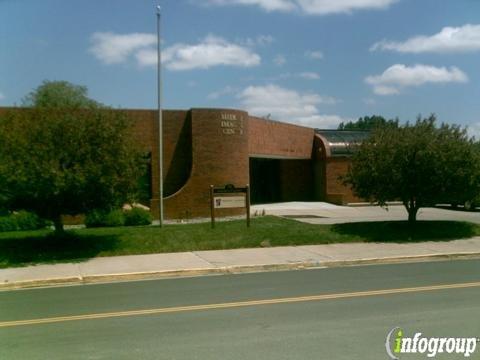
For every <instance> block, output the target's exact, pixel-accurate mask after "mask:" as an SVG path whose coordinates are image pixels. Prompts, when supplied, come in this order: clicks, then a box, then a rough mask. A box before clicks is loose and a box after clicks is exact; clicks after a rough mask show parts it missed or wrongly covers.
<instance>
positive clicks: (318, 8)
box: [196, 0, 399, 15]
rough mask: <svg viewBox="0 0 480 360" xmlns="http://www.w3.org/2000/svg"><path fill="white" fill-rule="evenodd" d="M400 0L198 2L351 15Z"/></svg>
mask: <svg viewBox="0 0 480 360" xmlns="http://www.w3.org/2000/svg"><path fill="white" fill-rule="evenodd" d="M397 1H399V0H196V3H199V4H203V5H224V6H225V5H250V6H252V5H253V6H258V7H260V8H262V9H263V10H266V11H269V12H270V11H282V12H299V13H303V14H307V15H328V14H339V13H351V12H353V11H355V10H363V9H386V8H388V7H389V6H390V5H392V4H393V3H395V2H397Z"/></svg>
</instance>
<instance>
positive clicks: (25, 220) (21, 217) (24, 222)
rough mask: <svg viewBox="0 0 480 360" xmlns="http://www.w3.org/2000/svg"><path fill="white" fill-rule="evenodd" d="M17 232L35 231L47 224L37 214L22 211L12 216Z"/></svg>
mask: <svg viewBox="0 0 480 360" xmlns="http://www.w3.org/2000/svg"><path fill="white" fill-rule="evenodd" d="M13 217H14V218H15V221H16V222H17V227H18V230H37V229H42V228H44V227H46V226H47V222H46V221H45V220H43V219H42V218H40V217H39V216H38V215H37V214H34V213H31V212H28V211H25V210H22V211H19V212H18V213H16V214H14V215H13Z"/></svg>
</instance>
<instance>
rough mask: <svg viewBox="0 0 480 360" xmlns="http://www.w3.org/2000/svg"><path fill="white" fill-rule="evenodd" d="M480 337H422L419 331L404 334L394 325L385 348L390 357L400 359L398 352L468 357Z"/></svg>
mask: <svg viewBox="0 0 480 360" xmlns="http://www.w3.org/2000/svg"><path fill="white" fill-rule="evenodd" d="M478 342H480V339H478V338H476V337H471V338H454V337H450V338H446V337H445V338H439V337H430V338H429V337H422V333H421V332H417V333H415V334H414V335H413V337H407V336H405V333H404V331H403V330H402V329H401V328H399V327H398V326H397V327H394V328H393V329H392V330H390V332H389V333H388V334H387V339H386V341H385V348H386V350H387V354H388V356H390V358H391V359H394V360H398V359H400V358H399V356H400V354H426V356H427V357H429V358H434V357H436V356H437V355H438V354H445V353H446V354H456V355H463V356H464V357H466V358H468V357H470V356H471V355H472V354H473V353H474V352H475V350H476V348H477V343H478Z"/></svg>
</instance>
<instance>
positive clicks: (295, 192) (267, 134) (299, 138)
mask: <svg viewBox="0 0 480 360" xmlns="http://www.w3.org/2000/svg"><path fill="white" fill-rule="evenodd" d="M125 111H126V112H127V113H128V115H129V116H130V117H131V118H133V119H134V120H135V123H136V137H137V138H138V140H139V141H140V142H141V143H142V144H144V145H145V150H146V151H148V152H149V153H151V174H152V175H151V189H152V191H151V193H152V199H151V209H152V212H153V214H154V215H155V216H158V208H159V177H158V174H159V170H158V143H159V141H158V113H157V112H156V111H154V110H125ZM362 136H363V134H362V133H361V132H345V131H331V130H325V131H322V130H315V129H312V128H308V127H303V126H298V125H292V124H288V123H282V122H278V121H273V120H268V119H263V118H258V117H254V116H250V115H249V114H248V113H247V112H245V111H240V110H232V109H190V110H187V111H173V110H166V111H164V112H163V144H164V171H163V180H164V209H165V217H166V218H176V219H188V218H194V217H205V216H209V214H210V197H209V189H210V185H214V186H224V185H226V184H233V185H235V186H237V187H243V186H245V185H246V184H249V185H250V188H251V201H252V203H253V204H255V203H272V202H283V201H327V202H332V203H336V204H347V203H351V202H358V201H359V199H358V198H356V197H355V196H354V195H353V193H352V191H351V190H350V189H349V188H348V187H346V186H344V185H343V184H342V181H341V179H340V176H342V175H344V174H345V173H346V171H347V170H348V166H349V162H350V155H351V154H350V152H349V151H348V146H349V145H350V144H351V143H352V139H354V138H355V139H357V138H362ZM342 137H343V138H342ZM342 149H343V151H342ZM239 211H241V210H239V209H219V210H218V211H217V212H218V215H219V216H222V215H225V216H227V215H233V214H237V213H239Z"/></svg>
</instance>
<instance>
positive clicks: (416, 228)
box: [332, 221, 479, 243]
mask: <svg viewBox="0 0 480 360" xmlns="http://www.w3.org/2000/svg"><path fill="white" fill-rule="evenodd" d="M332 231H333V232H336V233H338V234H341V235H349V236H355V237H360V238H362V239H363V241H366V242H399V243H408V242H421V241H449V240H455V239H465V238H470V237H473V236H476V235H479V233H478V226H477V225H475V224H472V223H468V222H460V221H417V223H416V224H413V225H410V224H409V223H408V222H407V221H381V222H358V223H346V224H336V225H333V226H332Z"/></svg>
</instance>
